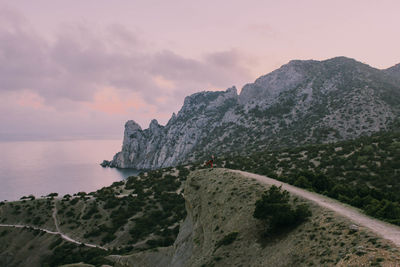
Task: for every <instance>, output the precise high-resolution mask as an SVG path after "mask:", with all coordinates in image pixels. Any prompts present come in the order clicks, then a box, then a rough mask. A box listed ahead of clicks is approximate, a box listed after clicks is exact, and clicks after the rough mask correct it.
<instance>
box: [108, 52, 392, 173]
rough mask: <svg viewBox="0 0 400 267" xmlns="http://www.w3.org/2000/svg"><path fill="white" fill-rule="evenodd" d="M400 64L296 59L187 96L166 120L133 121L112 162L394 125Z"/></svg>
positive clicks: (164, 160) (152, 162) (313, 139)
mask: <svg viewBox="0 0 400 267" xmlns="http://www.w3.org/2000/svg"><path fill="white" fill-rule="evenodd" d="M398 69H399V67H398V65H397V66H394V67H392V68H389V69H387V70H378V69H375V68H372V67H370V66H368V65H365V64H363V63H360V62H357V61H355V60H353V59H349V58H345V57H338V58H333V59H329V60H325V61H314V60H307V61H300V60H294V61H291V62H289V63H288V64H286V65H284V66H282V67H281V68H279V69H277V70H275V71H273V72H271V73H269V74H267V75H264V76H262V77H260V78H258V79H257V80H256V81H255V82H254V83H251V84H247V85H245V86H244V87H243V89H242V90H241V93H240V95H238V94H237V90H236V88H235V87H232V88H229V89H228V90H226V91H220V92H200V93H196V94H193V95H191V96H188V97H186V98H185V101H184V104H183V107H182V108H181V110H180V111H179V112H178V114H177V115H175V114H174V115H173V116H172V117H171V119H170V120H169V122H168V123H167V124H166V125H165V126H161V125H159V124H158V123H157V121H155V120H153V121H152V122H151V123H150V126H149V128H148V129H145V130H142V129H141V127H140V126H139V125H138V124H136V123H135V122H134V121H128V122H127V123H126V125H125V134H124V141H123V145H122V151H121V152H119V153H117V154H116V155H115V156H114V159H113V160H112V161H111V162H105V163H104V165H109V166H112V167H119V168H137V169H155V168H159V167H167V166H173V165H177V164H180V163H186V162H189V161H192V160H198V159H204V158H206V157H209V156H210V155H211V154H216V155H218V154H224V153H242V152H250V151H254V150H258V149H260V148H261V149H269V148H281V147H287V146H296V145H301V144H306V143H324V142H334V141H338V140H346V139H352V138H355V137H358V136H361V135H369V134H371V133H374V132H377V131H381V130H387V129H389V128H390V127H392V125H394V124H395V122H396V120H398V117H399V115H400V83H399V80H398V77H400V76H399V75H398V74H399V71H398Z"/></svg>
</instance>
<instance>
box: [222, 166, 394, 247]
mask: <svg viewBox="0 0 400 267" xmlns="http://www.w3.org/2000/svg"><path fill="white" fill-rule="evenodd" d="M230 171H232V172H235V173H239V174H241V175H243V176H245V177H248V178H253V179H256V180H257V181H259V182H261V183H263V184H268V185H276V186H282V189H284V190H287V191H289V192H290V193H293V194H295V195H298V196H300V197H303V198H305V199H308V200H311V201H313V202H315V203H317V204H318V205H320V206H322V207H324V208H327V209H330V210H332V211H335V212H336V213H338V214H340V215H342V216H344V217H347V218H349V219H350V220H352V221H353V222H354V223H356V224H358V225H362V226H364V227H366V228H368V229H370V230H371V231H373V232H374V233H376V234H378V235H379V236H381V237H383V238H384V239H387V240H390V241H392V242H393V243H394V244H395V245H396V246H397V247H399V248H400V227H398V226H395V225H392V224H389V223H385V222H383V221H380V220H378V219H374V218H371V217H368V216H366V215H365V214H363V213H361V212H360V211H359V210H357V209H356V208H353V207H350V206H347V205H345V204H343V203H340V202H339V201H336V200H334V199H331V198H328V197H325V196H323V195H319V194H316V193H313V192H309V191H307V190H304V189H301V188H298V187H295V186H292V185H289V184H286V183H283V182H280V181H278V180H275V179H272V178H269V177H266V176H262V175H258V174H254V173H250V172H245V171H239V170H230Z"/></svg>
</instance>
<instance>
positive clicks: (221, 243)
mask: <svg viewBox="0 0 400 267" xmlns="http://www.w3.org/2000/svg"><path fill="white" fill-rule="evenodd" d="M238 235H239V233H238V232H232V233H230V234H227V235H226V236H224V237H223V238H222V239H221V240H220V241H218V242H217V244H216V245H215V247H216V248H219V247H220V246H227V245H230V244H232V243H233V242H234V241H235V240H236V238H237V236H238Z"/></svg>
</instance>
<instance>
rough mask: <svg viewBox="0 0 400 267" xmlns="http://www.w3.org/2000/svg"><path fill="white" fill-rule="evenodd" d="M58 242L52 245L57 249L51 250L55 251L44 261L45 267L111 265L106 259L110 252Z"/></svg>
mask: <svg viewBox="0 0 400 267" xmlns="http://www.w3.org/2000/svg"><path fill="white" fill-rule="evenodd" d="M58 240H61V239H58ZM58 240H57V241H56V242H57V243H53V244H52V245H53V246H54V247H55V248H54V247H52V248H51V249H53V253H52V255H50V256H47V257H46V258H45V259H44V260H43V261H42V266H43V267H50V266H60V265H63V264H70V263H77V262H85V263H87V264H93V265H95V266H101V265H103V264H110V263H111V262H110V261H109V260H106V259H105V258H104V257H105V256H107V255H108V254H109V253H110V252H108V251H105V250H102V249H98V248H87V247H85V246H79V245H76V244H73V243H69V242H59V241H58ZM61 243H62V244H61ZM60 244H61V245H60Z"/></svg>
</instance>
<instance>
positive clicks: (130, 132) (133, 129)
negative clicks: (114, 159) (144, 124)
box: [123, 120, 142, 146]
mask: <svg viewBox="0 0 400 267" xmlns="http://www.w3.org/2000/svg"><path fill="white" fill-rule="evenodd" d="M141 131H142V128H141V127H140V125H139V124H137V123H136V122H135V121H134V120H129V121H127V122H126V123H125V131H124V141H123V146H125V145H127V144H128V143H129V142H130V139H131V138H132V137H133V136H136V133H137V132H141Z"/></svg>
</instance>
